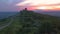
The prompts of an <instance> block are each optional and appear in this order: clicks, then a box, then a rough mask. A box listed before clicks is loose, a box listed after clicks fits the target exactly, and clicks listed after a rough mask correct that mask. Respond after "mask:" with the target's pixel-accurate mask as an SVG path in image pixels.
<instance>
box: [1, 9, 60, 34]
mask: <svg viewBox="0 0 60 34" xmlns="http://www.w3.org/2000/svg"><path fill="white" fill-rule="evenodd" d="M7 23H8V24H7ZM3 24H4V25H3ZM5 25H7V26H5ZM3 26H5V27H4V28H3ZM1 28H2V29H1ZM0 34H60V18H58V17H55V16H50V15H45V14H40V13H35V12H34V11H29V10H27V9H26V8H25V9H24V10H22V11H20V12H19V13H17V14H16V15H14V16H10V17H8V18H5V19H2V20H0Z"/></svg>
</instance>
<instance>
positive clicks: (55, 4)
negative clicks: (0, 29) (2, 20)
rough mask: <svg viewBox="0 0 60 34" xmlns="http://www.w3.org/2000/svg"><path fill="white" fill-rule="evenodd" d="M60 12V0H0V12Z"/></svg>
mask: <svg viewBox="0 0 60 34" xmlns="http://www.w3.org/2000/svg"><path fill="white" fill-rule="evenodd" d="M23 8H28V10H36V9H38V10H40V9H43V10H60V0H0V11H18V10H21V9H23Z"/></svg>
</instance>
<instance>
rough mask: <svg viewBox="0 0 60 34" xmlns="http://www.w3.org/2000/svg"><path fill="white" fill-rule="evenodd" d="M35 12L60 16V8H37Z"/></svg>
mask: <svg viewBox="0 0 60 34" xmlns="http://www.w3.org/2000/svg"><path fill="white" fill-rule="evenodd" d="M34 12H36V13H41V14H48V15H51V16H57V17H60V10H35V11H34Z"/></svg>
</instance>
